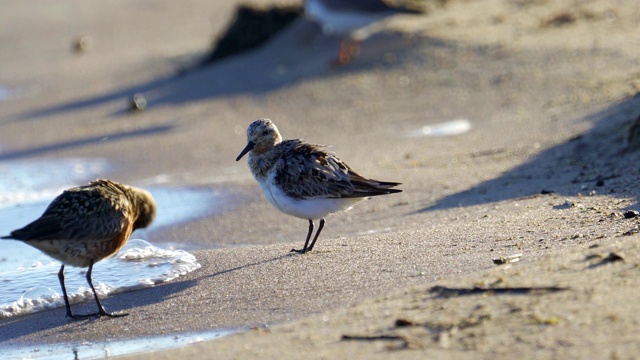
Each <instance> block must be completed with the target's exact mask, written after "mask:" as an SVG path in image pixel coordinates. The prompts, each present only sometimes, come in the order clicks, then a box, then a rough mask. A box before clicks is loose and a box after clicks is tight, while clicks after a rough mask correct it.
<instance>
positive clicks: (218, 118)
mask: <svg viewBox="0 0 640 360" xmlns="http://www.w3.org/2000/svg"><path fill="white" fill-rule="evenodd" d="M260 3H263V4H265V3H266V4H268V3H270V2H269V1H266V0H265V1H261V2H260ZM234 4H235V2H231V1H229V2H227V1H196V0H194V1H183V2H179V3H178V2H170V1H136V2H131V1H110V2H103V3H91V4H88V3H86V2H82V1H79V0H77V1H59V2H56V3H55V5H54V4H52V3H49V2H44V1H43V2H42V4H33V2H31V3H30V4H29V5H27V4H22V3H16V2H6V3H5V4H2V5H3V12H2V14H0V24H2V27H3V29H2V32H1V34H2V40H3V41H2V43H3V44H4V45H3V47H2V50H0V62H1V63H2V64H3V66H2V67H1V68H0V79H2V80H1V81H2V82H3V83H1V84H0V85H2V86H7V87H10V88H15V89H17V92H16V94H15V95H16V97H15V98H13V99H10V100H7V101H3V102H2V103H1V107H0V127H1V128H2V131H0V150H1V152H0V160H1V161H23V160H24V161H28V160H29V159H32V158H49V159H52V161H55V159H60V158H66V157H87V158H91V157H101V158H107V159H109V160H110V161H111V162H112V163H113V164H114V167H113V170H112V172H110V173H108V174H104V176H107V177H112V178H114V179H117V180H120V181H124V182H129V183H132V184H137V185H140V184H142V185H144V184H152V183H153V182H154V179H159V178H162V179H166V181H168V183H169V184H170V185H172V186H191V187H200V188H205V189H211V191H222V192H224V193H225V194H228V203H227V204H225V211H224V212H223V213H222V214H221V215H216V216H208V217H203V218H201V219H199V220H197V221H193V222H190V223H188V224H181V225H177V226H174V227H172V228H170V229H159V230H157V231H154V232H151V233H150V235H149V239H150V240H151V241H153V242H157V243H162V242H173V243H183V244H185V245H192V244H199V245H200V246H201V248H203V250H199V251H197V252H196V255H197V256H198V258H199V259H200V261H201V263H202V264H203V267H202V268H201V269H200V270H198V271H196V272H194V273H191V274H189V275H187V276H185V277H183V278H180V279H178V280H176V281H175V282H172V283H169V284H166V285H162V286H157V287H155V288H151V289H147V290H141V291H136V292H129V293H122V294H117V295H114V296H112V297H109V298H107V299H105V301H104V303H105V306H106V307H107V308H108V309H110V310H127V311H128V312H129V313H130V315H129V316H128V317H125V318H118V319H99V320H95V321H83V322H75V321H69V320H67V319H65V318H64V310H62V309H57V310H52V311H47V312H42V313H37V314H33V315H29V316H23V317H19V318H14V319H5V320H2V321H0V343H2V345H3V346H34V347H35V346H42V345H43V344H44V345H46V344H52V343H70V344H71V343H73V342H82V341H104V340H118V339H131V338H139V337H143V336H148V335H156V334H181V333H189V332H196V331H206V330H212V329H246V328H250V327H258V329H257V330H252V331H248V332H244V333H241V334H237V335H232V336H228V337H225V338H223V339H220V340H215V341H212V342H205V343H199V344H194V345H190V346H188V347H185V348H180V349H174V350H170V351H163V352H160V353H154V354H141V355H134V356H133V358H177V357H178V356H182V357H184V358H186V357H189V358H258V357H259V358H280V359H288V358H291V359H294V358H301V357H305V358H347V357H349V358H393V357H398V358H400V357H403V358H404V357H407V358H424V357H428V358H432V357H433V358H512V357H514V356H518V357H523V358H629V359H631V358H635V357H636V354H638V350H639V348H640V342H639V341H638V340H637V339H638V338H640V318H639V317H638V310H640V307H639V306H638V305H637V301H636V300H635V299H637V298H638V295H640V294H639V292H640V290H639V289H640V287H638V285H639V284H638V275H639V264H640V259H639V258H638V256H637V253H638V245H637V241H638V239H639V238H640V236H638V235H636V232H637V229H638V218H631V219H626V218H625V217H624V216H623V213H624V212H625V211H627V210H630V209H634V208H636V207H637V201H638V195H639V191H638V187H637V185H636V184H637V178H638V174H639V170H640V169H639V168H638V165H637V164H638V163H639V162H638V160H640V159H639V157H640V155H639V153H638V152H632V151H629V150H628V149H627V146H626V144H625V138H626V129H627V126H628V125H629V124H630V122H631V121H632V120H634V119H635V118H637V117H638V115H640V97H639V96H636V94H637V92H638V89H639V88H640V75H639V74H640V64H638V61H637V59H638V58H639V55H640V54H639V52H640V50H639V49H640V33H639V32H638V31H637V29H638V25H639V24H638V22H639V21H640V20H638V19H640V13H639V12H640V9H638V7H637V4H635V2H634V1H631V0H627V1H615V2H611V1H605V0H594V1H570V0H562V1H534V0H531V1H507V0H482V1H449V2H446V5H444V6H443V7H438V8H436V9H435V10H434V11H432V12H431V13H430V14H428V15H426V16H424V17H421V18H419V19H396V20H398V21H394V22H393V24H391V28H392V29H395V31H388V32H383V33H380V34H377V35H375V36H373V37H372V38H370V39H368V40H367V41H366V42H365V43H364V44H363V46H362V52H361V54H360V56H359V57H357V58H356V59H355V60H354V61H353V63H351V64H349V65H347V66H344V67H341V68H332V67H330V66H328V64H329V62H330V61H331V60H332V59H333V58H334V57H335V55H336V51H337V46H338V40H337V39H335V38H330V37H326V36H324V35H323V34H322V33H321V32H320V30H319V28H318V27H317V26H316V25H314V24H312V23H309V22H306V21H304V20H300V21H298V22H296V23H294V24H293V25H292V27H291V28H289V29H287V30H285V31H284V32H283V33H282V34H281V35H280V36H278V37H277V38H276V39H274V40H273V41H271V42H270V43H268V44H267V45H265V46H264V47H262V48H260V49H258V50H256V51H253V52H251V53H249V54H246V55H243V56H238V57H235V58H229V59H228V60H225V61H223V62H221V63H219V64H217V65H214V66H211V67H208V68H205V69H202V70H199V71H195V72H189V73H186V74H184V75H181V76H175V75H174V74H175V73H176V70H177V69H180V68H182V67H185V66H187V65H189V64H190V63H193V62H194V61H196V60H197V56H196V55H197V54H202V53H203V52H204V51H206V50H207V48H208V46H209V44H210V41H211V39H212V38H213V37H214V35H215V34H219V33H220V32H222V31H223V29H224V26H225V25H226V24H227V23H228V21H229V16H230V15H231V14H232V12H233V6H234ZM37 5H41V6H39V7H38V6H37ZM85 34H86V35H90V36H91V37H92V39H93V46H92V47H91V48H90V49H89V50H88V51H87V52H85V53H82V54H78V53H76V52H74V51H73V50H72V45H73V42H74V39H77V38H78V37H79V36H81V35H85ZM194 54H195V55H194ZM137 92H141V93H144V94H145V96H146V97H147V99H148V101H149V107H148V109H147V110H145V111H143V112H140V113H137V114H130V113H128V112H127V111H126V109H127V106H128V99H129V97H130V96H132V95H133V93H137ZM259 117H270V118H272V119H273V120H274V121H275V122H276V124H277V125H278V127H279V128H280V130H281V132H282V133H283V135H284V137H285V138H287V137H289V138H294V137H300V138H304V139H307V140H309V141H312V142H316V143H325V144H331V145H334V147H333V150H334V151H335V152H337V153H338V154H339V155H340V157H341V158H342V159H343V160H345V161H347V162H348V163H350V164H351V165H352V166H353V167H355V168H356V169H357V170H359V171H360V172H362V173H363V174H365V175H368V176H371V177H374V178H379V179H381V180H389V181H402V182H403V183H404V185H403V186H402V189H403V190H404V192H403V193H401V194H397V195H393V196H386V197H380V198H376V199H372V200H370V201H367V202H364V203H362V204H361V205H359V206H358V207H356V208H355V209H354V210H352V211H350V212H348V213H345V214H341V215H335V216H332V217H330V218H329V219H328V221H327V227H326V228H325V230H324V232H323V235H322V237H321V239H320V240H319V244H318V245H317V248H316V250H314V251H313V252H312V253H310V254H307V255H304V256H299V255H292V254H290V253H289V252H288V251H289V249H291V248H292V247H294V246H295V247H298V246H300V245H301V243H302V241H303V237H304V235H305V233H306V228H307V226H306V222H305V221H304V220H300V219H295V218H291V217H288V216H285V215H283V214H280V213H278V212H277V211H276V210H275V209H273V208H271V206H270V205H269V204H268V203H267V202H266V201H265V200H264V198H263V197H262V195H261V194H260V191H259V188H258V186H257V184H256V183H255V182H254V181H253V179H251V177H250V175H249V171H248V169H247V168H246V165H245V164H244V163H242V162H241V163H236V162H235V161H234V159H235V157H236V155H237V154H238V152H239V151H240V150H241V149H242V148H243V147H244V142H245V140H246V139H245V135H244V131H245V129H246V126H247V125H248V124H249V123H250V122H251V121H252V120H254V119H256V118H259ZM461 118H462V119H468V120H469V121H470V123H471V124H472V128H471V130H470V131H469V132H466V133H464V134H460V135H456V136H445V137H406V136H405V134H406V133H407V132H411V131H414V130H416V129H421V128H422V127H423V126H425V125H433V124H437V123H442V122H446V121H450V120H454V119H461ZM160 175H161V177H159V176H160ZM543 192H544V194H543ZM514 254H522V258H521V261H520V262H518V263H514V264H506V265H500V266H497V265H494V264H493V261H492V259H493V258H495V257H500V256H509V255H514ZM52 281H54V279H53V280H52ZM435 286H446V287H449V288H453V289H455V288H458V289H467V290H469V289H473V287H474V286H476V287H478V288H477V289H476V290H475V291H476V293H472V294H468V295H464V294H463V295H461V294H460V292H458V293H457V294H458V295H456V292H455V291H453V292H451V291H449V292H444V293H442V292H441V293H440V295H438V293H436V292H433V289H434V287H435ZM525 287H542V288H543V289H538V290H535V291H526V289H522V288H525ZM493 288H500V289H505V290H494V291H486V290H487V289H493ZM519 288H520V289H519ZM555 288H558V289H555ZM560 288H562V289H561V290H560ZM509 289H511V290H509ZM554 289H555V290H557V291H553V290H554ZM445 295H448V296H445ZM91 305H92V304H86V305H83V306H91ZM80 307H82V306H80ZM344 336H346V337H347V338H346V339H345V338H343V337H344Z"/></svg>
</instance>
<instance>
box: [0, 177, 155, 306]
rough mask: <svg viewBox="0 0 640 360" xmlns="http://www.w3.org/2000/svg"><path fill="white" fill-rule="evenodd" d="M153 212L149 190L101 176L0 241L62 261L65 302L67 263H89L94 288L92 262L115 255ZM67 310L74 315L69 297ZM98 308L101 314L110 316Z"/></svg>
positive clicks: (66, 194) (62, 196)
mask: <svg viewBox="0 0 640 360" xmlns="http://www.w3.org/2000/svg"><path fill="white" fill-rule="evenodd" d="M155 214H156V203H155V201H154V199H153V197H152V196H151V194H149V193H148V192H147V191H145V190H143V189H139V188H135V187H132V186H127V185H123V184H120V183H118V182H115V181H111V180H106V179H99V180H96V181H92V182H90V183H89V184H88V185H84V186H79V187H74V188H70V189H68V190H65V191H64V192H63V193H62V194H60V195H59V196H58V197H56V198H55V199H54V200H53V201H52V202H51V204H49V206H48V207H47V209H46V210H45V211H44V213H43V214H42V216H40V217H39V218H38V219H36V220H35V221H33V222H32V223H30V224H28V225H27V226H25V227H23V228H21V229H18V230H15V231H13V232H11V234H10V235H9V236H5V237H3V239H15V240H20V241H22V242H24V243H26V244H28V245H31V246H33V247H35V248H36V249H38V250H41V251H42V252H44V253H45V254H47V255H49V256H51V257H52V258H54V259H56V260H59V261H61V262H62V263H63V265H62V268H61V269H60V273H59V276H60V282H61V285H62V288H63V292H64V293H65V300H67V299H66V289H65V288H64V275H63V271H64V265H65V264H67V265H71V266H78V267H89V273H88V274H87V280H88V281H89V284H90V285H91V287H92V288H93V285H92V284H91V278H90V277H91V269H92V267H93V264H94V263H96V262H98V261H100V260H102V259H104V258H106V257H109V256H111V255H113V254H115V253H117V252H118V250H120V249H121V248H122V247H123V246H124V245H125V243H126V242H127V240H128V239H129V236H130V235H131V233H132V232H133V231H134V230H136V229H139V228H145V227H147V226H149V225H150V224H151V222H152V221H153V219H154V217H155ZM94 295H95V290H94ZM95 297H96V301H97V302H98V305H99V307H101V305H100V304H99V300H98V298H97V295H95ZM67 312H68V313H67V315H68V316H72V317H76V316H74V315H72V314H71V311H70V308H69V305H68V300H67ZM102 312H104V310H103V309H102ZM102 312H100V313H99V314H100V315H109V314H106V313H102Z"/></svg>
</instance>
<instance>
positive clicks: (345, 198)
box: [236, 119, 402, 254]
mask: <svg viewBox="0 0 640 360" xmlns="http://www.w3.org/2000/svg"><path fill="white" fill-rule="evenodd" d="M247 140H248V142H247V146H246V147H245V148H244V149H243V150H242V152H240V155H238V157H237V158H236V161H239V160H240V159H241V158H242V157H243V156H244V155H245V154H247V153H249V160H248V161H247V162H248V165H249V169H250V170H251V173H252V174H253V176H254V177H255V178H256V180H257V181H258V183H259V184H260V187H261V188H262V191H263V192H264V195H265V196H266V198H267V199H268V200H269V202H270V203H271V204H272V205H273V206H275V207H276V208H277V209H278V210H280V211H282V212H283V213H285V214H289V215H293V216H295V217H299V218H302V219H307V220H309V232H308V233H307V239H306V240H305V242H304V247H303V248H302V249H300V250H296V249H293V250H291V251H294V252H298V253H301V254H304V253H305V252H307V251H311V250H312V249H313V246H314V245H315V243H316V240H318V236H319V235H320V232H321V231H322V228H323V227H324V222H325V217H326V216H327V215H328V214H331V213H334V212H337V211H341V210H349V209H351V208H352V207H353V206H354V205H355V204H357V203H358V202H360V201H362V200H364V199H365V198H368V197H371V196H376V195H386V194H392V193H398V192H401V191H402V190H399V189H391V188H392V187H394V186H398V185H400V183H396V182H386V181H378V180H372V179H367V178H365V177H363V176H361V175H360V174H358V173H357V172H355V171H354V170H353V169H352V168H351V167H350V166H349V165H347V164H346V163H344V162H343V161H341V160H340V159H338V157H336V156H335V155H334V154H332V153H329V152H326V151H325V150H324V149H323V146H322V145H313V144H309V143H306V142H304V141H303V140H300V139H294V140H284V141H283V140H282V136H280V132H278V128H277V127H276V126H275V125H274V124H273V122H272V121H271V120H269V119H259V120H256V121H254V122H253V123H251V125H249V128H248V129H247ZM318 219H320V226H319V227H318V231H317V232H316V235H315V236H314V237H313V241H312V242H311V244H309V239H311V234H312V233H313V228H314V223H313V220H318Z"/></svg>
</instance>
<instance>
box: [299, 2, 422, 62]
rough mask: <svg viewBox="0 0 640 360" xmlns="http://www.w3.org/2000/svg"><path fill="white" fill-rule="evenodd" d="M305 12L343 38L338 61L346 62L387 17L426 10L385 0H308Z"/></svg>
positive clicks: (381, 25)
mask: <svg viewBox="0 0 640 360" xmlns="http://www.w3.org/2000/svg"><path fill="white" fill-rule="evenodd" d="M304 13H305V16H307V17H308V18H310V19H312V20H314V21H316V22H317V23H318V24H320V26H321V27H322V31H323V32H324V33H325V34H327V35H338V36H340V37H341V38H342V40H341V42H340V50H339V52H338V59H337V61H336V62H337V63H338V64H339V65H343V64H346V63H348V62H349V61H350V60H351V57H352V56H353V55H356V54H357V53H358V52H359V51H360V43H361V42H362V41H363V40H365V39H366V38H368V37H369V36H370V35H371V34H373V33H375V32H377V31H379V30H381V29H382V28H383V27H384V26H385V24H384V21H383V20H385V19H387V18H389V17H391V16H393V15H398V14H421V13H423V10H420V9H415V8H409V7H400V6H390V5H389V4H388V3H387V2H385V1H383V0H305V2H304Z"/></svg>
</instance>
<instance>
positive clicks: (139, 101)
mask: <svg viewBox="0 0 640 360" xmlns="http://www.w3.org/2000/svg"><path fill="white" fill-rule="evenodd" d="M146 108H147V99H146V98H145V97H144V95H142V94H140V93H138V94H134V95H133V97H132V98H131V103H130V104H129V111H142V110H144V109H146Z"/></svg>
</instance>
